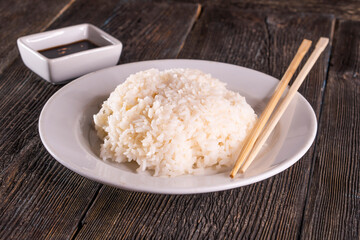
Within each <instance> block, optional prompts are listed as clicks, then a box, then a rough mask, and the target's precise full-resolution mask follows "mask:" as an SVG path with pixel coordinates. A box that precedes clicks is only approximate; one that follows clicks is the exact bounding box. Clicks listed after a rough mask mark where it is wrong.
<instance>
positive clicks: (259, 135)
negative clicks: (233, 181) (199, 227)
mask: <svg viewBox="0 0 360 240" xmlns="http://www.w3.org/2000/svg"><path fill="white" fill-rule="evenodd" d="M328 42H329V39H328V38H324V37H322V38H320V39H319V41H318V42H317V44H316V46H315V49H314V51H313V52H312V53H311V55H310V57H309V59H308V60H307V62H306V63H305V65H304V67H303V68H302V69H301V71H300V73H299V75H298V76H297V78H296V79H295V81H294V83H293V84H292V86H291V87H290V89H289V91H288V92H287V94H286V96H285V97H284V98H283V100H282V101H281V103H280V104H279V106H278V107H277V109H276V111H275V112H274V113H273V111H274V109H275V107H276V105H277V103H278V102H279V100H280V98H281V96H282V95H283V93H284V91H285V89H286V87H287V86H288V84H289V81H290V79H291V78H292V76H293V75H294V73H295V71H296V69H297V68H298V66H299V64H300V62H301V60H302V59H303V58H304V56H305V54H306V53H307V52H308V50H309V48H310V46H311V43H312V42H311V41H310V40H307V39H304V40H303V42H302V43H301V45H300V47H299V49H298V51H297V53H296V55H295V57H294V59H293V60H292V61H291V63H290V65H289V67H288V69H287V70H286V72H285V74H284V76H283V77H282V79H281V81H280V82H279V84H278V86H277V87H276V89H275V92H274V94H273V96H272V97H271V99H270V101H269V103H268V104H267V106H266V107H265V109H264V111H263V113H262V114H261V116H260V118H259V119H258V120H257V122H256V123H255V126H254V127H253V129H252V131H251V132H250V134H249V135H248V136H247V137H246V139H245V142H244V146H243V148H242V149H241V152H240V155H239V157H238V159H237V161H236V163H235V166H234V168H233V169H232V171H231V173H230V177H232V178H234V177H235V175H236V173H237V172H238V171H239V169H240V173H244V172H245V171H246V169H247V168H248V167H249V166H250V164H251V163H252V161H253V160H254V158H255V157H256V155H257V154H258V153H259V151H260V149H261V147H262V146H263V145H264V143H265V141H266V140H267V138H268V137H269V136H270V133H271V132H272V131H273V129H274V128H275V126H276V124H277V123H278V121H279V120H280V118H281V116H282V114H283V113H284V112H285V110H286V108H287V107H288V105H289V104H290V102H291V100H292V99H293V97H294V96H295V94H296V92H297V91H298V89H299V87H300V86H301V84H302V83H303V81H304V79H305V77H306V76H307V75H308V73H309V72H310V70H311V68H312V67H313V66H314V64H315V62H316V61H317V59H318V58H319V56H320V54H321V53H322V52H323V51H324V49H325V48H326V46H327V44H328ZM270 116H272V118H271V119H270V120H269V118H270ZM268 120H269V122H267V121H268ZM265 125H266V126H265ZM264 127H265V128H264Z"/></svg>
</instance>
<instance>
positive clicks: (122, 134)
mask: <svg viewBox="0 0 360 240" xmlns="http://www.w3.org/2000/svg"><path fill="white" fill-rule="evenodd" d="M255 120H256V114H255V113H254V110H253V109H252V108H251V107H250V106H249V105H248V104H247V103H246V101H245V98H244V97H242V96H240V94H238V93H235V92H232V91H230V90H227V89H226V87H225V83H222V82H220V81H219V80H218V79H215V78H212V77H211V75H210V74H205V73H203V72H201V71H199V70H194V69H170V70H165V71H159V70H157V69H149V70H147V71H142V72H138V73H136V74H133V75H130V76H129V77H128V78H127V80H126V81H125V82H124V83H122V84H120V85H119V86H117V88H116V89H115V91H114V92H112V93H111V94H110V97H109V98H108V99H107V100H106V101H105V102H104V103H103V105H102V108H101V109H100V111H99V113H98V114H96V115H94V122H95V128H96V130H97V134H98V136H99V137H100V138H101V139H102V140H103V143H102V144H101V150H100V157H101V158H102V159H103V160H112V161H115V162H130V161H136V162H137V163H138V164H139V166H140V167H139V168H138V171H145V170H152V171H153V174H154V176H171V177H172V176H177V175H182V174H195V173H198V172H202V171H203V170H204V169H205V168H207V167H212V168H216V169H220V168H221V167H224V166H225V167H229V166H232V165H233V164H234V162H235V160H236V158H237V156H238V154H239V152H240V149H241V146H242V142H243V140H244V138H245V136H246V135H247V133H248V132H249V131H250V129H251V127H252V126H253V124H254V122H255Z"/></svg>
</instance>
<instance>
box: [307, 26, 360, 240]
mask: <svg viewBox="0 0 360 240" xmlns="http://www.w3.org/2000/svg"><path fill="white" fill-rule="evenodd" d="M335 39H336V41H335V45H334V51H333V55H332V58H331V67H330V71H329V78H328V82H327V86H326V92H325V98H324V99H325V100H324V104H323V111H322V114H321V121H320V126H319V132H320V133H321V134H320V136H319V140H318V144H317V148H316V154H315V157H314V162H313V173H312V175H311V187H310V189H309V200H308V203H307V205H306V209H305V216H304V220H303V225H304V227H303V229H302V235H301V236H302V238H303V239H320V238H321V239H359V238H360V162H359V160H360V121H359V118H360V22H355V21H340V23H339V26H338V29H337V31H336V35H335Z"/></svg>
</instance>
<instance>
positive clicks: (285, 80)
mask: <svg viewBox="0 0 360 240" xmlns="http://www.w3.org/2000/svg"><path fill="white" fill-rule="evenodd" d="M310 46H311V41H310V40H307V39H304V40H303V41H302V43H301V45H300V47H299V49H298V51H297V53H296V55H295V57H294V58H293V60H292V61H291V63H290V65H289V67H288V69H287V70H286V72H285V74H284V76H283V77H282V79H281V81H280V83H279V84H278V86H277V87H276V89H275V92H274V94H273V96H272V97H271V99H270V101H269V103H268V104H267V106H266V107H265V109H264V111H263V113H262V114H261V116H260V118H259V119H258V120H257V122H256V123H255V126H254V127H253V129H252V131H251V133H250V135H249V137H247V138H246V140H245V144H244V146H243V148H242V149H241V152H240V155H239V157H238V159H237V161H236V163H235V166H234V168H233V169H232V171H231V173H230V177H232V178H234V177H235V175H236V173H237V172H238V170H239V168H240V166H241V165H242V163H243V162H244V160H245V158H246V157H247V155H248V154H249V152H250V151H251V149H252V147H253V146H254V143H255V141H256V139H257V137H258V136H259V134H260V132H261V130H262V129H263V127H264V125H265V123H266V121H267V120H268V119H269V117H270V115H271V113H272V111H273V110H274V108H275V106H276V104H277V103H278V101H279V99H280V97H281V96H282V94H283V92H284V91H285V89H286V86H287V85H288V84H289V81H290V79H291V77H292V76H293V75H294V73H295V71H296V69H297V68H298V66H299V64H300V62H301V60H302V59H303V57H304V56H305V54H306V53H307V51H308V50H309V48H310Z"/></svg>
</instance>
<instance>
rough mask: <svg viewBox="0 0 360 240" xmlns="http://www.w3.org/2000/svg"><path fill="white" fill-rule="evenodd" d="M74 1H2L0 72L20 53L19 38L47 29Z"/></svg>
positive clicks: (0, 16) (0, 6) (0, 17)
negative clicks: (17, 44) (17, 40)
mask: <svg viewBox="0 0 360 240" xmlns="http://www.w3.org/2000/svg"><path fill="white" fill-rule="evenodd" d="M74 1H75V0H60V1H44V0H34V1H21V0H15V1H0V31H1V34H0V42H1V45H0V73H2V72H3V70H4V69H5V68H6V67H8V66H9V65H10V64H11V63H12V62H13V61H14V60H15V58H16V57H17V56H18V54H19V52H18V50H17V46H16V39H17V38H19V37H21V36H24V35H27V34H31V33H37V32H41V31H43V30H45V29H46V28H47V27H48V26H49V25H50V24H51V23H52V22H53V21H55V20H56V19H57V17H58V16H59V14H60V13H62V12H63V11H65V10H66V9H68V8H69V7H70V6H71V4H72V3H73V2H74Z"/></svg>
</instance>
